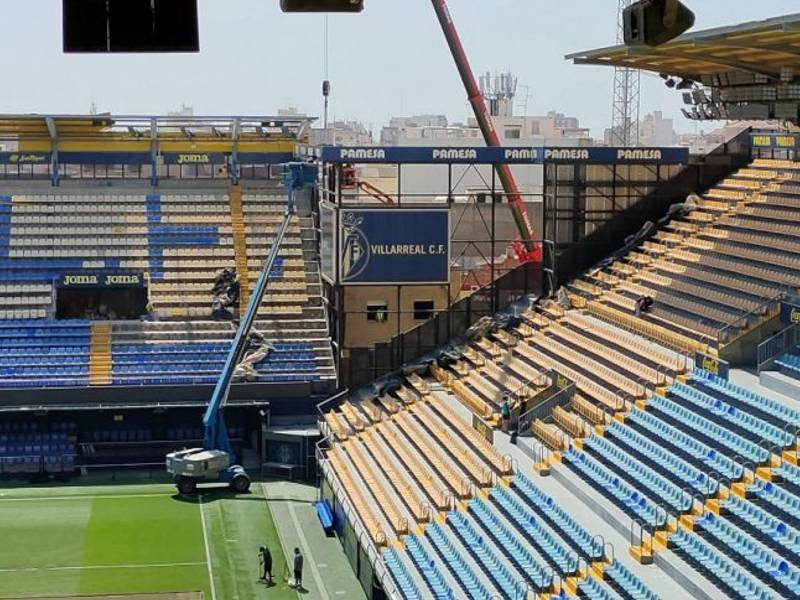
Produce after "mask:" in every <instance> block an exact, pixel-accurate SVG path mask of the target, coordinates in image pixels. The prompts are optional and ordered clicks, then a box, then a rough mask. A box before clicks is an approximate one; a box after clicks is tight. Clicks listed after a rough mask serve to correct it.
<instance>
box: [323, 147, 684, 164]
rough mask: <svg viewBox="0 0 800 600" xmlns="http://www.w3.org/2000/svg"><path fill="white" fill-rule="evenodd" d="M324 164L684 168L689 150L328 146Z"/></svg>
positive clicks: (324, 149) (324, 151) (324, 153)
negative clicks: (663, 166)
mask: <svg viewBox="0 0 800 600" xmlns="http://www.w3.org/2000/svg"><path fill="white" fill-rule="evenodd" d="M321 158H322V161H323V162H329V163H359V164H368V163H377V164H387V163H410V164H501V163H506V164H522V165H541V164H544V163H553V162H558V163H584V164H642V163H652V164H684V163H686V162H688V161H689V149H688V148H546V147H534V148H429V147H397V146H385V147H380V146H363V147H341V146H325V147H324V148H322V151H321Z"/></svg>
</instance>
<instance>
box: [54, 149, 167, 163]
mask: <svg viewBox="0 0 800 600" xmlns="http://www.w3.org/2000/svg"><path fill="white" fill-rule="evenodd" d="M58 162H59V163H61V164H63V165H149V164H150V163H151V162H152V158H151V156H150V153H149V152H59V153H58Z"/></svg>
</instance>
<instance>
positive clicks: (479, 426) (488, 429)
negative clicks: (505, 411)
mask: <svg viewBox="0 0 800 600" xmlns="http://www.w3.org/2000/svg"><path fill="white" fill-rule="evenodd" d="M472 428H473V429H475V431H477V432H478V433H480V434H481V435H482V436H483V437H484V438H486V441H488V442H489V443H490V444H494V427H492V426H491V425H489V424H488V423H487V422H486V421H484V420H483V419H481V418H480V417H479V416H478V415H476V414H474V413H473V415H472Z"/></svg>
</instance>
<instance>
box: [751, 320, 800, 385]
mask: <svg viewBox="0 0 800 600" xmlns="http://www.w3.org/2000/svg"><path fill="white" fill-rule="evenodd" d="M798 334H800V323H793V324H792V325H789V326H788V327H786V328H785V329H784V330H782V331H779V332H778V333H776V334H775V335H773V336H772V337H770V338H768V339H766V340H764V341H763V342H761V343H760V344H759V345H758V349H757V351H756V356H757V360H758V365H757V367H758V372H759V373H761V371H763V370H764V369H765V368H767V366H772V362H773V361H774V360H775V358H776V357H777V356H780V355H781V354H783V353H784V352H786V351H787V350H789V349H790V348H791V347H792V346H797V345H798V343H800V335H798ZM778 341H781V343H780V344H777V343H776V342H778Z"/></svg>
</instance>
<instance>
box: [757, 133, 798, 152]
mask: <svg viewBox="0 0 800 600" xmlns="http://www.w3.org/2000/svg"><path fill="white" fill-rule="evenodd" d="M750 143H751V144H752V146H753V147H754V148H772V149H776V150H792V149H795V148H800V136H798V135H795V134H791V133H776V132H771V133H753V134H751V135H750Z"/></svg>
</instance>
